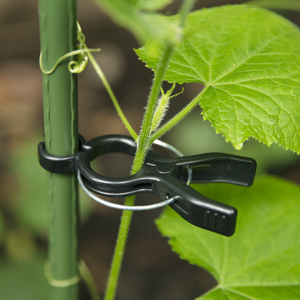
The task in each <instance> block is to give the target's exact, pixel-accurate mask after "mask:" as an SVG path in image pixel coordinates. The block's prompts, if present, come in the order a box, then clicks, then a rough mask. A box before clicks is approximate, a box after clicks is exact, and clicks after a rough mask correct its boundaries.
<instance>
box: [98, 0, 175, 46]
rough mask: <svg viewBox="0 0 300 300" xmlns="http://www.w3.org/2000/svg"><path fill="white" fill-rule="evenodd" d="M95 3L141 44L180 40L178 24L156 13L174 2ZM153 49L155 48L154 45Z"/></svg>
mask: <svg viewBox="0 0 300 300" xmlns="http://www.w3.org/2000/svg"><path fill="white" fill-rule="evenodd" d="M95 2H96V3H97V4H98V5H99V6H100V7H101V8H102V9H103V10H104V11H105V12H106V13H107V14H108V15H109V16H110V17H111V18H112V19H113V20H114V21H115V22H116V23H117V24H119V25H120V26H122V27H125V28H127V29H128V30H129V31H130V32H131V33H133V34H134V35H135V37H136V38H137V39H138V40H139V42H140V43H144V42H146V41H148V42H149V43H150V42H151V43H155V44H156V43H158V44H159V43H164V42H168V43H174V42H177V41H178V39H179V37H180V36H179V34H178V33H177V31H178V26H177V23H176V22H174V23H173V22H172V23H171V22H170V21H171V20H170V19H167V18H164V16H163V15H161V14H158V13H155V12H145V11H144V10H156V9H161V8H163V7H164V6H165V5H167V4H168V3H170V2H172V0H154V1H152V0H135V1H134V0H122V1H120V0H95ZM152 47H154V46H153V45H152Z"/></svg>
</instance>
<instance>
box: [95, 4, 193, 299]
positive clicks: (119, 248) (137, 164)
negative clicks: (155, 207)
mask: <svg viewBox="0 0 300 300" xmlns="http://www.w3.org/2000/svg"><path fill="white" fill-rule="evenodd" d="M194 3H195V0H185V1H184V2H183V4H182V9H181V23H180V26H181V28H183V27H184V24H185V21H186V18H187V15H188V13H189V11H190V9H191V8H192V5H193V4H194ZM173 51H174V46H173V45H172V46H167V47H166V50H165V51H164V53H163V56H162V58H161V61H160V63H159V65H158V67H157V69H156V74H155V78H154V80H153V83H152V86H151V90H150V94H149V99H148V103H147V107H146V111H145V115H144V119H143V122H142V127H141V131H140V134H139V137H138V142H137V151H136V154H135V158H134V162H133V166H132V171H131V174H135V173H136V172H138V171H139V170H140V169H141V167H142V166H143V163H144V159H145V156H146V153H147V150H148V148H149V146H150V135H151V124H152V121H153V116H154V113H155V109H156V104H157V100H158V96H159V91H160V87H161V84H162V81H163V80H164V76H165V73H166V70H167V68H168V65H169V61H170V58H171V56H172V53H173ZM91 61H92V60H91ZM134 202H135V196H130V197H127V198H126V201H125V204H126V205H134ZM131 219H132V211H127V210H126V211H124V212H123V214H122V219H121V223H120V229H119V234H118V238H117V244H116V248H115V252H114V256H113V261H112V265H111V271H110V275H109V279H108V283H107V288H106V294H105V298H104V300H114V299H115V294H116V289H117V283H118V279H119V276H120V270H121V266H122V261H123V257H124V253H125V247H126V241H127V237H128V232H129V228H130V223H131Z"/></svg>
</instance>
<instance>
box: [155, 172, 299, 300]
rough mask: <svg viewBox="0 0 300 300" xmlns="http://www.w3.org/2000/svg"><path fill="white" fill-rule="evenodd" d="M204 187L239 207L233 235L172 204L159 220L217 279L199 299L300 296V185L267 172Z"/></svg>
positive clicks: (178, 247) (176, 244) (183, 253)
mask: <svg viewBox="0 0 300 300" xmlns="http://www.w3.org/2000/svg"><path fill="white" fill-rule="evenodd" d="M197 188H198V189H200V185H199V186H198V187H197ZM201 193H203V194H204V195H205V196H208V197H210V198H212V199H214V200H217V201H222V202H226V203H227V204H229V205H232V206H234V207H236V208H237V209H238V222H237V229H236V233H235V234H234V235H233V236H232V237H230V238H228V237H223V236H221V235H217V234H215V233H211V232H208V231H205V230H203V229H200V228H197V227H195V226H193V225H190V224H189V223H188V222H186V221H185V220H183V219H182V218H181V217H179V216H178V215H177V214H176V213H175V212H174V211H173V210H172V209H170V208H168V209H166V210H165V212H164V213H163V214H162V215H161V217H160V218H159V220H157V225H158V228H159V230H160V231H161V233H162V234H163V235H164V236H167V237H169V238H170V241H169V243H170V245H171V246H172V248H173V250H174V251H175V252H177V253H178V254H179V255H180V257H181V258H183V259H186V260H188V261H189V262H190V263H192V264H195V265H198V266H201V267H204V268H205V269H207V270H208V271H209V272H210V273H211V274H212V275H213V276H214V277H215V278H216V280H217V281H218V286H217V287H215V288H214V289H213V290H212V291H210V292H208V293H207V294H206V295H204V296H203V297H200V298H198V299H199V300H200V299H201V300H202V299H203V300H204V299H205V300H208V299H235V300H242V299H264V300H268V299H270V300H276V299H278V300H279V299H280V300H281V299H299V298H300V256H299V250H300V237H299V230H298V229H299V228H300V218H299V211H300V201H299V194H300V188H299V187H298V186H295V185H293V184H291V183H289V182H286V181H283V180H281V179H278V178H275V177H267V176H266V177H258V178H257V179H256V182H255V184H254V185H253V186H252V187H250V188H245V187H236V186H229V185H225V184H207V185H202V186H201ZM224 200H225V201H224ZM182 288H184V287H182Z"/></svg>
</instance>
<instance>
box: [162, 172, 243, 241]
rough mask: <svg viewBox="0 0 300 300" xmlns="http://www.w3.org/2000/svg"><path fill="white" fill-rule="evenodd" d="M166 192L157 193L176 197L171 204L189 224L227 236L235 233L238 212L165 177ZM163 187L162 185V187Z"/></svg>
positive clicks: (172, 178)
mask: <svg viewBox="0 0 300 300" xmlns="http://www.w3.org/2000/svg"><path fill="white" fill-rule="evenodd" d="M162 180H163V183H164V185H163V186H164V190H161V189H160V190H159V191H157V194H158V195H159V196H160V197H162V194H163V193H164V194H165V195H167V197H176V201H174V202H173V203H171V204H169V206H170V207H171V208H173V209H174V210H175V211H176V212H177V213H178V214H179V215H180V216H181V217H182V218H183V219H185V220H186V221H188V222H189V223H191V224H193V225H195V226H197V227H200V228H203V229H206V230H209V231H212V232H215V233H219V234H222V235H225V236H232V235H233V234H234V232H235V225H236V218H237V210H236V209H235V208H234V207H232V206H229V205H226V204H224V203H220V202H217V201H214V200H211V199H209V198H207V197H205V196H203V195H202V194H200V193H199V192H197V191H196V190H194V189H193V188H191V187H189V186H187V185H185V184H184V183H182V182H181V181H180V180H177V179H175V178H174V177H171V178H170V176H164V179H162ZM161 186H162V185H160V187H161Z"/></svg>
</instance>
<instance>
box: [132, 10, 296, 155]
mask: <svg viewBox="0 0 300 300" xmlns="http://www.w3.org/2000/svg"><path fill="white" fill-rule="evenodd" d="M184 36H185V39H184V42H182V43H181V44H180V45H179V46H177V48H176V51H175V53H174V55H173V57H172V59H171V61H170V65H169V68H168V71H167V74H166V77H165V78H166V80H168V81H170V82H178V83H183V82H199V83H203V84H205V85H206V86H207V89H206V90H205V91H204V92H203V94H202V96H201V98H200V104H201V106H202V108H203V116H204V118H205V119H208V120H210V121H211V122H212V125H213V126H214V127H215V129H216V131H217V132H221V133H222V134H223V135H224V136H225V138H226V140H227V141H230V142H231V143H232V144H233V145H234V146H235V147H236V148H237V149H240V148H241V147H242V145H243V142H244V141H245V140H247V139H248V138H249V137H253V138H255V139H258V140H259V141H261V142H263V143H265V144H267V145H271V144H272V143H273V142H276V143H279V144H280V145H282V146H283V147H284V148H285V149H291V150H293V151H296V152H297V153H299V152H300V134H299V129H300V114H299V112H300V55H299V49H300V30H299V29H298V28H297V27H296V26H295V25H293V24H292V23H291V22H289V21H288V20H286V19H284V18H283V17H281V16H279V15H277V14H275V13H273V12H270V11H267V10H264V9H261V8H256V7H251V6H245V5H236V6H222V7H217V8H212V9H203V10H200V11H196V12H193V13H191V14H190V16H189V18H188V21H187V24H186V28H185V33H184ZM161 51H162V49H157V50H156V52H154V51H153V50H152V49H148V47H147V46H145V47H143V48H141V49H139V50H137V54H138V55H139V56H140V58H141V59H142V60H143V61H145V62H146V63H147V66H148V67H150V68H152V69H155V67H156V65H157V63H158V60H159V57H160V55H161Z"/></svg>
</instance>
